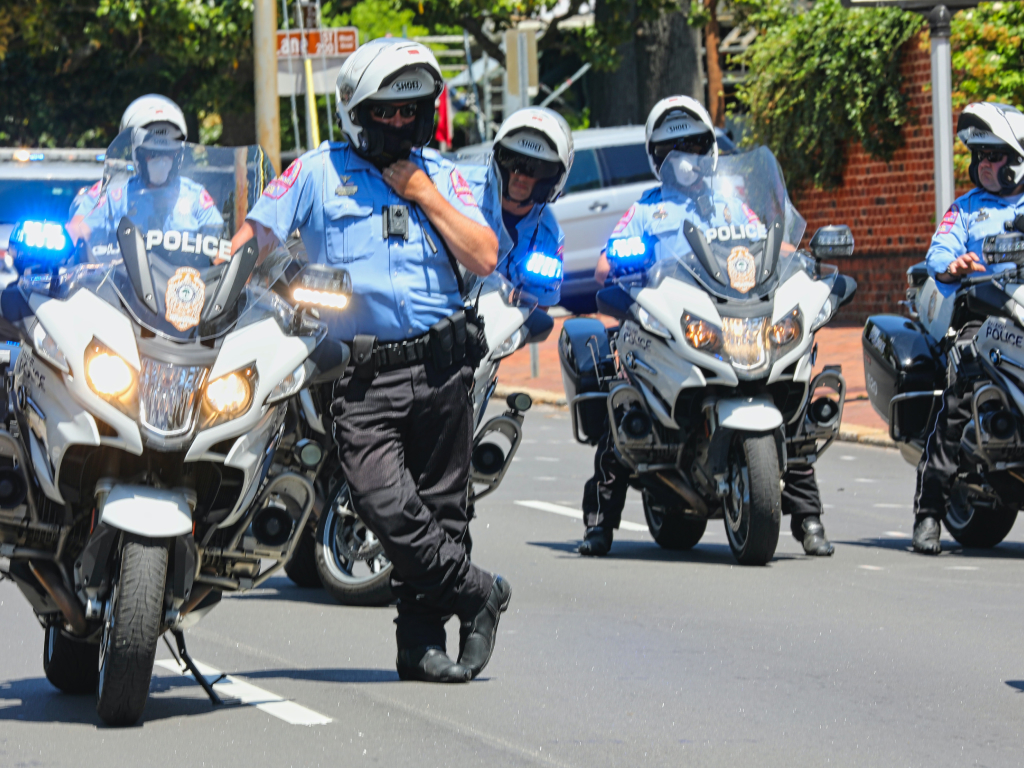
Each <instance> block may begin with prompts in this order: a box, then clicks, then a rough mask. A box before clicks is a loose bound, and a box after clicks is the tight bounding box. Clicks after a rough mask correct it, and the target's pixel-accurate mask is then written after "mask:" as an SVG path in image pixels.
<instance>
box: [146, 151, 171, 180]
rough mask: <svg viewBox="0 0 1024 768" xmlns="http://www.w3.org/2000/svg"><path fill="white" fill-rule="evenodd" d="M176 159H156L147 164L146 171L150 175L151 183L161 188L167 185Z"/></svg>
mask: <svg viewBox="0 0 1024 768" xmlns="http://www.w3.org/2000/svg"><path fill="white" fill-rule="evenodd" d="M172 165H174V159H173V158H171V157H154V158H153V159H152V160H149V161H148V162H147V163H146V171H147V173H149V183H150V184H152V185H153V186H156V187H159V186H162V185H163V184H166V183H167V177H168V176H169V175H170V174H171V166H172Z"/></svg>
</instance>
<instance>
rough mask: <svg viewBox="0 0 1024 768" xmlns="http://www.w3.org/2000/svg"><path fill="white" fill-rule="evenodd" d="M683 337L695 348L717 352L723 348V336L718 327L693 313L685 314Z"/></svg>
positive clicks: (712, 352)
mask: <svg viewBox="0 0 1024 768" xmlns="http://www.w3.org/2000/svg"><path fill="white" fill-rule="evenodd" d="M683 337H684V338H685V339H686V342H687V343H688V344H689V345H690V346H691V347H693V348H694V349H699V350H701V351H702V352H709V353H711V354H717V353H718V351H719V350H720V349H721V348H722V336H721V334H720V332H719V330H718V328H717V327H715V326H714V325H712V324H711V323H709V322H708V321H707V320H702V319H701V318H699V317H695V316H693V315H689V314H687V315H683Z"/></svg>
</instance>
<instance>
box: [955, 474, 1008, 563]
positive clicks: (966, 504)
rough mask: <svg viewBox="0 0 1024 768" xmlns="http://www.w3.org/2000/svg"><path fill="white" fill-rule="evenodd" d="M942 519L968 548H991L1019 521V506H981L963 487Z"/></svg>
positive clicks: (957, 491)
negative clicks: (976, 503)
mask: <svg viewBox="0 0 1024 768" xmlns="http://www.w3.org/2000/svg"><path fill="white" fill-rule="evenodd" d="M942 522H943V524H944V525H945V526H946V530H947V531H949V535H950V536H952V537H953V538H954V539H956V540H957V541H958V542H960V543H961V544H962V545H964V546H965V547H971V548H976V549H990V548H992V547H994V546H996V545H997V544H999V543H1000V542H1002V540H1003V539H1005V538H1006V537H1007V536H1008V535H1009V533H1010V530H1011V529H1012V528H1013V524H1014V523H1016V522H1017V509H1016V507H1008V506H1005V505H1002V504H999V505H989V504H986V505H985V506H984V507H983V508H980V507H979V506H976V505H974V504H972V503H971V499H970V497H969V495H968V494H967V493H966V492H965V491H964V490H963V489H961V488H954V489H953V493H951V494H950V497H949V504H948V506H947V510H946V517H945V519H944V520H943V521H942Z"/></svg>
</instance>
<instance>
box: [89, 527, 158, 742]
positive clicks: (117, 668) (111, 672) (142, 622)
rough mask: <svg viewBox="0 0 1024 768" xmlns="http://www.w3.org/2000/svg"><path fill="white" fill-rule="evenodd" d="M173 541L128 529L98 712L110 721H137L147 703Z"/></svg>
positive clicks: (102, 662) (106, 627)
mask: <svg viewBox="0 0 1024 768" xmlns="http://www.w3.org/2000/svg"><path fill="white" fill-rule="evenodd" d="M166 579H167V546H166V544H165V543H164V542H163V541H159V540H154V539H146V538H143V537H141V536H133V535H130V534H125V536H124V546H123V548H122V550H121V568H120V574H119V575H118V577H117V579H116V581H115V582H114V584H113V586H112V587H111V594H110V601H109V603H108V608H107V611H106V616H104V624H103V637H102V640H101V641H100V653H99V683H98V686H97V691H96V712H97V714H99V716H100V718H101V719H102V720H103V722H105V723H106V724H107V725H113V726H126V725H134V724H135V723H136V722H137V721H138V719H139V718H140V717H142V710H143V709H145V707H146V699H147V698H148V697H149V681H150V678H152V676H153V662H154V660H155V658H156V644H157V641H158V640H159V639H160V624H161V621H162V619H163V606H164V584H165V583H166Z"/></svg>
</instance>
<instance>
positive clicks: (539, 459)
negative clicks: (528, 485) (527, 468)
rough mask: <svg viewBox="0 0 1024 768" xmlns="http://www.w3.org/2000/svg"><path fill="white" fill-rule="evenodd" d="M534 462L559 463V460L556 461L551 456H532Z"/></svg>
mask: <svg viewBox="0 0 1024 768" xmlns="http://www.w3.org/2000/svg"><path fill="white" fill-rule="evenodd" d="M533 458H534V461H554V462H559V461H561V459H556V458H554V457H553V456H534V457H533Z"/></svg>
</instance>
